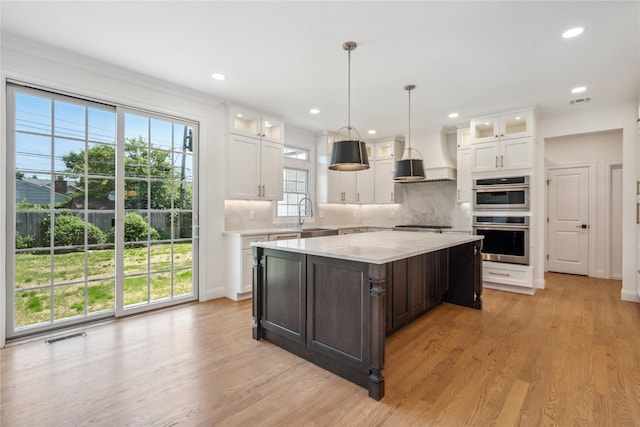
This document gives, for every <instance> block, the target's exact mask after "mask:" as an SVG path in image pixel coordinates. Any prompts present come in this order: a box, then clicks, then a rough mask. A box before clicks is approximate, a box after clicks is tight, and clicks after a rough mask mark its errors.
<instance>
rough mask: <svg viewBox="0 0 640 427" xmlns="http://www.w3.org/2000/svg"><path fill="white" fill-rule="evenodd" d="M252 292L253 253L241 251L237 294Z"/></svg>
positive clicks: (247, 250) (246, 250)
mask: <svg viewBox="0 0 640 427" xmlns="http://www.w3.org/2000/svg"><path fill="white" fill-rule="evenodd" d="M252 290H253V253H252V250H251V249H243V250H242V282H241V285H240V289H238V290H237V292H238V293H244V292H251V291H252Z"/></svg>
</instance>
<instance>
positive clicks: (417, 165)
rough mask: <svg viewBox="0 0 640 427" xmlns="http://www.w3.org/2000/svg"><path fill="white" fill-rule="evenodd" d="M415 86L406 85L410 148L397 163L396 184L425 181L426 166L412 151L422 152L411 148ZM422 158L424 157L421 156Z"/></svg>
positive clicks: (394, 178)
mask: <svg viewBox="0 0 640 427" xmlns="http://www.w3.org/2000/svg"><path fill="white" fill-rule="evenodd" d="M415 88H416V86H415V85H406V86H405V87H404V89H405V90H406V91H407V92H408V93H409V133H408V135H407V139H408V143H409V144H408V148H407V150H406V153H407V155H406V156H404V153H403V156H402V158H401V159H400V160H398V161H397V162H396V169H395V171H394V172H393V180H394V181H396V182H416V181H424V180H425V175H424V164H423V161H422V159H421V158H420V159H417V158H415V159H414V158H413V156H412V153H411V152H412V151H415V152H416V153H418V154H420V152H419V151H418V150H416V149H414V148H411V91H412V90H413V89H415ZM420 157H422V155H421V156H420Z"/></svg>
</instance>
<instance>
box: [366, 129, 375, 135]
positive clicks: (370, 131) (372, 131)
mask: <svg viewBox="0 0 640 427" xmlns="http://www.w3.org/2000/svg"><path fill="white" fill-rule="evenodd" d="M367 133H368V134H369V135H375V134H376V130H375V129H369V130H368V131H367Z"/></svg>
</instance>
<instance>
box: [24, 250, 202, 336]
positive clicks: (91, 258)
mask: <svg viewBox="0 0 640 427" xmlns="http://www.w3.org/2000/svg"><path fill="white" fill-rule="evenodd" d="M191 255H192V247H191V243H177V244H174V245H173V256H172V253H171V245H170V244H158V245H153V246H151V248H150V249H149V250H148V249H147V247H130V248H126V249H125V252H124V274H125V279H124V305H125V306H129V305H134V304H141V303H147V302H149V300H150V301H158V300H162V299H168V298H170V297H171V280H172V278H173V295H174V296H179V295H188V294H191V282H192V268H191V267H192V256H191ZM172 259H173V268H174V271H173V273H172V272H170V271H167V270H170V269H171V261H172ZM52 264H53V265H52ZM51 271H54V272H55V275H54V283H53V285H54V286H53V300H54V304H53V307H54V311H53V317H54V320H59V319H64V318H68V317H73V316H78V315H85V314H90V313H96V312H100V311H105V310H112V309H113V308H114V307H115V252H114V250H113V249H91V250H89V252H88V254H87V263H86V270H85V254H84V252H73V253H60V254H56V255H54V256H53V258H52V257H51V256H49V252H48V251H43V252H41V253H39V252H34V253H19V254H16V280H15V287H16V312H15V319H16V327H17V328H20V327H24V326H28V325H33V324H36V323H41V322H48V321H50V320H51V317H50V316H51V306H52V304H51V285H52V283H51ZM172 276H173V277H172ZM77 281H81V282H83V283H76V284H71V283H70V282H77ZM85 281H86V283H85ZM37 286H43V288H42V289H31V290H27V289H28V288H33V287H37ZM85 302H86V311H85Z"/></svg>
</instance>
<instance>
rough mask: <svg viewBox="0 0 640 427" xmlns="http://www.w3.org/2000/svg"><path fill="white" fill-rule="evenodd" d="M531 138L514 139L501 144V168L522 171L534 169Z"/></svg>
mask: <svg viewBox="0 0 640 427" xmlns="http://www.w3.org/2000/svg"><path fill="white" fill-rule="evenodd" d="M532 146H533V140H532V139H531V138H520V139H512V140H508V141H501V142H500V168H501V169H522V168H531V167H533V162H532V160H531V155H532V153H531V151H532Z"/></svg>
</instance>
